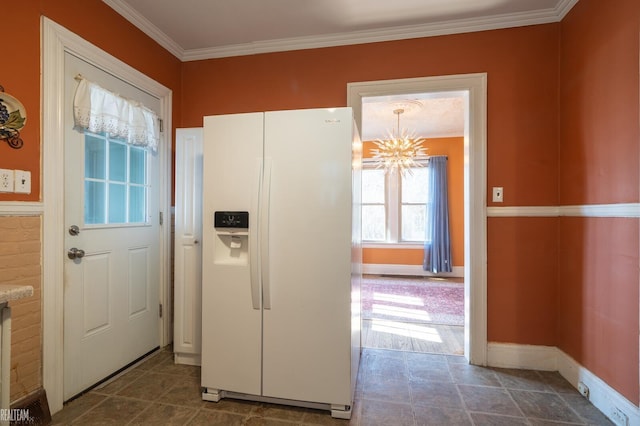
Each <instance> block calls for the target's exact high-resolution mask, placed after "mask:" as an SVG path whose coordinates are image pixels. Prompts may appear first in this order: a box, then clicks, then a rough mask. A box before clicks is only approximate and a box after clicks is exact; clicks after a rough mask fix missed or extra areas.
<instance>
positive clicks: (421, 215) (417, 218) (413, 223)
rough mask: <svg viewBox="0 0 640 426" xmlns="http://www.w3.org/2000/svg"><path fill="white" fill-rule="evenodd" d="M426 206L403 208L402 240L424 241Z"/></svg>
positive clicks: (404, 206)
mask: <svg viewBox="0 0 640 426" xmlns="http://www.w3.org/2000/svg"><path fill="white" fill-rule="evenodd" d="M425 209H426V207H425V206H422V205H417V206H416V205H408V206H407V205H403V206H402V237H401V238H402V240H403V241H424V238H425V234H424V232H425V230H424V222H425V220H424V219H425Z"/></svg>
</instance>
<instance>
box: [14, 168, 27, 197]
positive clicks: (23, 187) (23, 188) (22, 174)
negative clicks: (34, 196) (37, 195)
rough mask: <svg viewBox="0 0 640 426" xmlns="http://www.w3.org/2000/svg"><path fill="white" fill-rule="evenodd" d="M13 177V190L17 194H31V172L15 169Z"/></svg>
mask: <svg viewBox="0 0 640 426" xmlns="http://www.w3.org/2000/svg"><path fill="white" fill-rule="evenodd" d="M14 177H15V181H14V185H15V192H16V193H17V194H31V172H29V171H26V170H16V171H15V175H14Z"/></svg>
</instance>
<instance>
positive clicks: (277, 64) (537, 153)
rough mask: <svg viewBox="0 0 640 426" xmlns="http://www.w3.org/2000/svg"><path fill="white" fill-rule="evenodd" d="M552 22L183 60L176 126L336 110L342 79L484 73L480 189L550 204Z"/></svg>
mask: <svg viewBox="0 0 640 426" xmlns="http://www.w3.org/2000/svg"><path fill="white" fill-rule="evenodd" d="M558 37H559V25H558V24H549V25H537V26H529V27H521V28H514V29H506V30H497V31H485V32H478V33H470V34H458V35H451V36H442V37H429V38H421V39H413V40H402V41H393V42H384V43H371V44H364V45H357V46H342V47H333V48H324V49H310V50H302V51H293V52H279V53H270V54H261V55H250V56H241V57H232V58H222V59H211V60H202V61H193V62H186V63H185V64H184V66H183V70H184V74H183V82H184V85H183V94H184V97H183V100H182V116H183V121H182V125H183V126H184V127H192V126H201V125H202V117H203V116H204V115H211V114H223V113H236V112H249V111H263V110H277V109H295V108H319V107H334V106H345V105H346V103H347V83H349V82H360V81H373V80H387V79H398V78H411V77H425V76H436V75H447V74H463V73H478V72H486V73H488V108H489V118H488V153H487V162H488V186H489V187H491V186H503V187H504V199H505V203H503V205H516V206H517V205H524V206H528V205H541V206H544V205H556V204H557V199H558V198H557V166H558V163H557V134H558V125H557V124H558V123H557V100H558V99H557V95H558V94H557V91H558Z"/></svg>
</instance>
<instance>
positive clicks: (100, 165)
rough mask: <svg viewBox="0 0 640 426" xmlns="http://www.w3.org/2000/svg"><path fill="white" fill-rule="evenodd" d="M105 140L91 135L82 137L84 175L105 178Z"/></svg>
mask: <svg viewBox="0 0 640 426" xmlns="http://www.w3.org/2000/svg"><path fill="white" fill-rule="evenodd" d="M105 143H106V142H105V140H104V139H102V138H98V137H96V136H92V135H85V138H84V176H85V177H88V178H95V179H105V178H106V175H105V171H106V162H107V156H106V155H105V154H106V151H105V149H106V148H105Z"/></svg>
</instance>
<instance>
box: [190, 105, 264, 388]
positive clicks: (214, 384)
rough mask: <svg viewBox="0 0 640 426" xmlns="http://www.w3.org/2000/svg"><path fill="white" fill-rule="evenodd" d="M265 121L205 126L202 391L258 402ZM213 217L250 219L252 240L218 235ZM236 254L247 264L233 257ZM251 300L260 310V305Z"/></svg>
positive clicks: (216, 121) (230, 119) (227, 120)
mask: <svg viewBox="0 0 640 426" xmlns="http://www.w3.org/2000/svg"><path fill="white" fill-rule="evenodd" d="M263 117H264V114H262V113H252V114H236V115H227V116H210V117H205V119H204V154H203V170H204V176H203V180H204V185H203V247H202V248H203V253H202V264H203V277H202V373H201V374H202V382H201V383H202V387H205V388H210V389H223V390H228V391H234V392H240V393H247V394H254V395H259V394H260V391H261V364H262V359H261V353H262V349H261V343H262V318H261V317H262V313H261V310H260V309H254V307H253V305H252V289H254V290H255V289H256V287H255V286H259V283H257V282H256V280H253V282H252V280H251V276H252V274H251V270H252V267H253V269H254V270H257V259H256V254H257V253H258V250H257V230H258V219H257V218H258V212H257V206H258V201H259V198H258V197H259V191H260V187H261V186H260V184H261V168H262V167H261V164H262V158H263ZM216 211H243V212H249V228H248V230H247V231H248V235H246V234H247V233H246V232H245V235H242V236H239V237H237V238H236V240H239V241H240V242H239V241H235V240H234V238H233V236H232V235H225V234H223V233H221V232H217V231H216V229H215V227H214V213H215V212H216ZM234 244H235V246H234ZM238 244H240V245H241V247H240V248H238V247H236V246H237V245H238ZM242 244H248V247H247V248H248V252H246V251H244V250H245V247H244V246H242ZM225 250H226V251H225ZM234 250H235V251H234ZM236 251H237V252H238V253H241V254H242V256H237V257H234V253H236ZM245 255H246V256H245ZM252 284H253V285H254V287H253V288H252ZM257 291H258V292H259V291H260V289H259V287H258V288H257ZM253 293H255V291H253ZM258 294H259V293H258ZM254 299H256V300H257V302H258V305H259V297H257V298H254ZM257 307H258V308H260V306H257Z"/></svg>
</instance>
